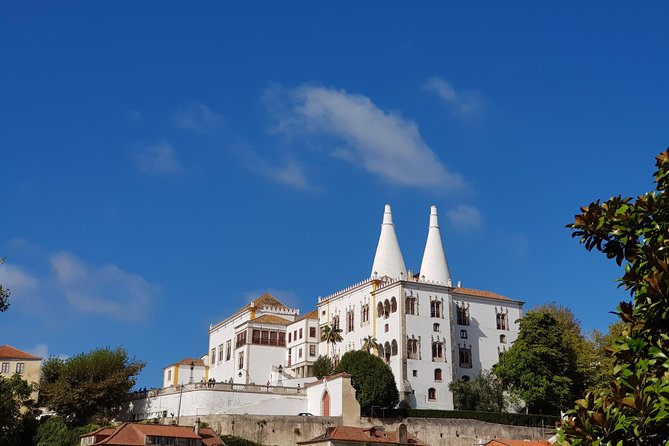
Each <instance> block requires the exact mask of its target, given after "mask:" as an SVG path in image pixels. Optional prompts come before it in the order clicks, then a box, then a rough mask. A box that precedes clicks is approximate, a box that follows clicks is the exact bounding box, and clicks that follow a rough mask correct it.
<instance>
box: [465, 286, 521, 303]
mask: <svg viewBox="0 0 669 446" xmlns="http://www.w3.org/2000/svg"><path fill="white" fill-rule="evenodd" d="M453 292H454V293H456V294H464V295H465V296H476V297H487V298H489V299H499V300H511V299H509V298H508V297H504V296H502V295H500V294H497V293H493V292H492V291H485V290H475V289H474V288H462V287H458V288H453Z"/></svg>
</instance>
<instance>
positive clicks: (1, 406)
mask: <svg viewBox="0 0 669 446" xmlns="http://www.w3.org/2000/svg"><path fill="white" fill-rule="evenodd" d="M32 390H33V389H32V386H31V385H29V384H28V382H27V381H25V380H23V379H22V378H21V375H19V374H14V375H12V376H11V377H9V378H4V377H2V376H0V446H10V445H11V446H15V445H20V444H26V441H27V440H28V439H29V438H28V439H27V438H26V437H30V436H31V434H32V430H31V426H30V424H31V421H32V414H31V409H32V407H33V401H32V400H31V399H30V393H31V392H32Z"/></svg>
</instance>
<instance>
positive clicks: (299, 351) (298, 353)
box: [297, 349, 302, 358]
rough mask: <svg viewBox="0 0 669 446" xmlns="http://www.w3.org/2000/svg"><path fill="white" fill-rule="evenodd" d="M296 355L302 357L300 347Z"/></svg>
mask: <svg viewBox="0 0 669 446" xmlns="http://www.w3.org/2000/svg"><path fill="white" fill-rule="evenodd" d="M297 357H298V358H301V357H302V349H299V350H298V351H297Z"/></svg>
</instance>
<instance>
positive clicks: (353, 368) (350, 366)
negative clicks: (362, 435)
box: [335, 350, 399, 412]
mask: <svg viewBox="0 0 669 446" xmlns="http://www.w3.org/2000/svg"><path fill="white" fill-rule="evenodd" d="M335 372H336V373H341V372H346V373H349V374H350V375H351V382H352V384H353V387H355V390H356V394H355V396H356V399H357V400H358V402H359V403H360V409H361V410H362V411H364V412H368V411H369V410H370V409H371V407H372V406H379V407H394V406H396V405H397V403H398V402H399V392H398V391H397V385H396V384H395V377H394V376H393V372H392V370H390V367H388V365H387V364H386V363H385V362H383V361H382V360H381V358H378V357H376V356H374V355H372V354H370V353H367V352H366V351H364V350H354V351H350V352H346V353H345V354H344V356H342V358H341V361H339V365H337V368H336V370H335Z"/></svg>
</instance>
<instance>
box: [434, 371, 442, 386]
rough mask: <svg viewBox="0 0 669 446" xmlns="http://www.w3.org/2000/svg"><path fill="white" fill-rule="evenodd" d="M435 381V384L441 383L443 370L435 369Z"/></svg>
mask: <svg viewBox="0 0 669 446" xmlns="http://www.w3.org/2000/svg"><path fill="white" fill-rule="evenodd" d="M434 380H435V382H438V383H440V382H441V369H434Z"/></svg>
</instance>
